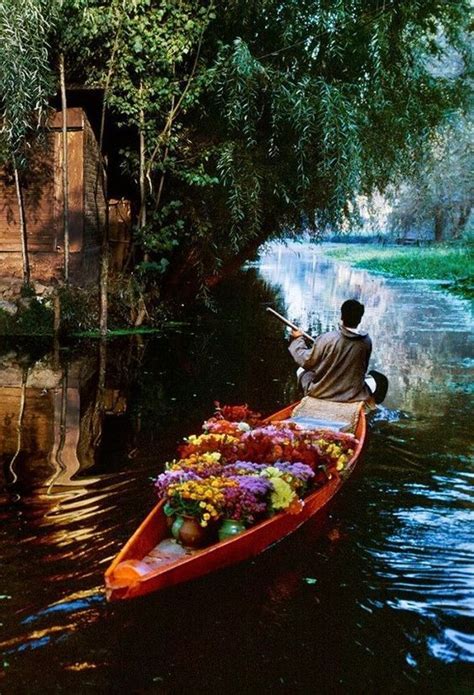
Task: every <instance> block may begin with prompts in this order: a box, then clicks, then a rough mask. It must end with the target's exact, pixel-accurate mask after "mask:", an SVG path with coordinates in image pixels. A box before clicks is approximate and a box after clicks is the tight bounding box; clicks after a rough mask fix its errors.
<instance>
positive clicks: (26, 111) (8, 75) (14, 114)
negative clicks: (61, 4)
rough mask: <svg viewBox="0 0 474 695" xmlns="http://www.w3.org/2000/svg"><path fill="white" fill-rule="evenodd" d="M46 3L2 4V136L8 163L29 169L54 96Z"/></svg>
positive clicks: (7, 1) (31, 0) (10, 0)
mask: <svg viewBox="0 0 474 695" xmlns="http://www.w3.org/2000/svg"><path fill="white" fill-rule="evenodd" d="M48 7H49V4H48V3H47V2H46V1H45V0H24V1H23V0H22V2H21V3H18V2H16V1H15V0H2V2H1V3H0V119H1V128H0V136H1V139H2V140H3V143H4V148H3V149H4V152H5V153H6V156H7V158H9V159H10V158H14V159H15V163H16V166H17V167H19V168H21V167H24V166H26V163H27V155H28V145H29V143H28V140H27V139H28V138H29V137H30V136H32V135H33V134H34V133H35V132H36V133H37V132H38V131H39V129H40V127H41V126H42V125H43V123H44V120H45V117H46V111H47V106H48V98H49V96H50V94H51V93H52V92H53V77H52V71H51V68H50V65H49V55H48V49H49V46H48V42H47V36H48V32H49V31H50V29H51V23H52V19H51V16H50V12H49V9H48Z"/></svg>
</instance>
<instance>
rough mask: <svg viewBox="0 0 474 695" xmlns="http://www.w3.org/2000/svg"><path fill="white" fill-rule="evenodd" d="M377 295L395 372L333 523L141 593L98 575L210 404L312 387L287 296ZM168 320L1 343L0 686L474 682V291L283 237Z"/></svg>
mask: <svg viewBox="0 0 474 695" xmlns="http://www.w3.org/2000/svg"><path fill="white" fill-rule="evenodd" d="M348 297H355V298H358V299H360V300H361V301H362V302H363V303H364V304H365V306H366V314H365V317H364V327H365V328H366V329H367V330H368V331H369V332H370V334H371V337H372V339H373V343H374V353H373V358H372V363H371V366H372V367H374V368H378V369H380V370H381V371H384V372H385V373H386V374H387V376H388V377H389V380H390V392H389V395H388V397H387V400H386V402H385V403H384V407H383V408H381V409H380V410H379V411H378V412H377V413H376V415H375V416H374V418H373V420H372V422H371V431H370V440H369V446H368V449H367V453H366V455H365V460H364V464H363V466H361V470H360V473H358V474H357V476H356V477H355V478H353V479H351V481H350V482H349V483H348V484H347V486H346V487H345V489H344V490H343V491H342V493H341V495H340V497H339V499H338V500H337V502H336V505H335V506H334V508H333V509H332V513H331V515H330V517H329V518H328V520H327V524H326V528H325V530H324V533H323V534H322V535H321V534H316V533H315V531H314V530H313V529H312V528H311V525H309V526H307V527H305V528H303V529H302V530H301V531H299V532H298V533H296V534H295V535H294V536H292V537H291V538H289V539H286V540H285V541H283V542H281V543H280V544H278V545H276V546H274V547H273V548H271V549H270V550H269V551H267V552H266V553H264V554H263V555H261V556H259V557H258V558H257V559H256V560H255V561H252V562H248V563H245V564H243V565H241V566H239V567H236V568H232V569H230V570H226V571H224V572H221V573H219V574H216V575H213V576H210V577H207V578H203V579H202V580H199V581H198V582H195V583H193V584H189V585H186V586H183V587H177V588H176V589H173V590H169V591H167V592H165V593H163V594H158V595H156V596H155V597H150V598H148V599H146V600H143V601H138V602H132V603H128V604H125V605H118V606H117V605H113V606H108V605H107V604H106V602H105V598H104V593H103V588H102V575H103V572H104V570H105V568H106V567H107V565H108V563H109V562H110V560H111V558H112V557H113V555H114V554H115V553H116V552H117V551H118V550H119V548H120V547H121V545H122V544H123V543H124V541H125V540H126V539H127V538H128V537H129V536H130V534H131V533H132V531H133V530H134V528H135V527H136V526H137V524H138V523H139V521H141V519H142V518H143V517H144V516H145V515H146V514H147V513H148V511H149V509H150V508H151V506H152V505H153V503H154V498H153V488H152V482H151V481H152V478H153V477H154V476H155V475H156V474H157V473H158V472H160V471H161V470H162V467H163V463H164V461H166V460H167V459H169V458H171V457H172V456H173V454H174V452H175V449H176V445H177V443H178V442H179V441H180V440H181V438H182V437H183V436H185V435H186V434H189V433H191V432H193V431H197V430H198V428H199V425H200V422H201V421H202V420H203V419H204V418H205V417H206V416H208V415H209V414H210V413H212V410H213V403H214V401H216V400H218V401H220V402H222V403H243V402H246V403H248V404H250V405H252V406H253V407H255V408H256V409H259V410H261V411H262V412H265V413H270V412H272V411H273V410H276V409H277V408H278V407H279V406H282V405H284V404H286V403H288V402H290V401H291V400H292V399H295V398H296V396H297V391H296V387H295V380H294V365H293V364H292V361H291V358H290V356H289V354H288V351H287V341H286V338H285V335H284V331H283V330H282V328H281V326H280V325H279V324H278V323H277V322H275V321H274V320H273V319H272V318H271V317H270V316H269V315H268V314H267V313H266V312H265V307H266V306H268V305H271V306H274V307H276V308H277V309H279V310H280V311H284V312H286V313H287V315H288V316H289V317H290V318H292V319H294V320H295V321H297V322H299V323H301V324H302V326H304V327H305V328H307V329H308V330H309V331H310V332H313V334H317V333H318V332H320V331H324V330H327V329H332V328H333V327H334V326H335V325H336V324H337V320H338V309H339V306H340V304H341V302H342V301H343V300H344V299H346V298H348ZM214 309H215V311H214V312H213V313H209V315H208V316H206V317H204V318H201V319H196V317H192V318H190V320H189V322H187V324H185V325H183V326H182V327H181V329H179V330H175V329H174V330H173V331H170V332H169V333H167V334H165V335H163V336H160V337H154V338H151V337H133V338H126V339H123V338H121V339H116V340H111V341H109V342H108V344H107V347H106V349H104V348H102V349H99V346H98V345H97V343H94V342H93V341H90V342H87V341H81V342H76V343H73V344H69V345H62V346H58V345H56V346H53V345H50V344H49V343H48V342H45V343H44V344H38V342H37V341H36V342H33V343H32V342H30V343H25V342H23V343H21V344H20V343H18V342H11V341H5V343H4V344H3V345H1V346H0V460H1V462H2V468H1V471H2V472H1V477H0V563H1V568H0V579H1V583H0V653H1V658H0V692H1V693H7V694H9V693H28V694H30V693H50V692H51V693H56V692H58V693H60V692H69V693H81V695H82V693H89V692H90V693H122V692H132V693H166V694H174V693H185V692H186V693H204V692H206V693H219V694H220V693H234V692H235V693H237V692H238V693H254V692H255V693H257V692H258V693H267V692H268V693H270V692H272V693H275V692H279V693H316V692H318V693H331V694H332V693H350V694H352V693H374V694H375V693H377V694H378V693H380V692H385V693H405V692H407V693H410V692H430V693H434V692H436V693H438V692H439V693H456V694H458V693H461V694H464V693H466V694H467V693H471V692H472V691H473V689H474V675H473V668H474V541H473V537H474V535H473V531H472V529H473V526H474V524H473V521H474V511H473V498H474V495H473V477H474V466H473V459H472V446H471V438H472V435H471V430H472V375H473V369H472V367H473V364H474V360H473V352H472V303H470V302H468V301H467V300H463V299H459V298H456V297H453V296H450V295H448V294H447V293H445V292H443V291H440V290H439V289H438V288H436V286H434V285H430V284H429V283H426V282H411V281H400V280H396V279H388V278H385V277H382V276H379V275H370V274H368V273H366V272H365V271H360V270H355V269H352V268H350V266H349V265H346V264H343V263H334V262H332V261H330V260H328V259H327V258H324V256H323V255H322V253H321V248H320V247H318V246H312V245H290V246H287V247H286V246H283V245H275V246H271V247H269V248H268V250H267V251H266V252H265V253H263V254H262V257H261V261H260V263H259V264H256V265H254V266H252V267H251V268H247V269H245V270H243V271H242V272H241V273H240V274H239V275H238V276H237V277H235V278H234V279H233V280H232V282H230V283H228V284H227V285H226V286H225V287H222V288H220V290H219V293H218V296H217V297H216V300H215V307H214Z"/></svg>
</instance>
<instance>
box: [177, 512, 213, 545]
mask: <svg viewBox="0 0 474 695" xmlns="http://www.w3.org/2000/svg"><path fill="white" fill-rule="evenodd" d="M182 519H183V523H182V524H181V527H180V529H179V533H178V538H179V541H180V543H182V544H183V545H184V546H186V547H187V548H202V547H204V546H205V545H208V544H209V531H208V529H207V528H206V527H203V526H201V524H200V523H199V521H198V519H196V518H195V517H194V516H184V517H182Z"/></svg>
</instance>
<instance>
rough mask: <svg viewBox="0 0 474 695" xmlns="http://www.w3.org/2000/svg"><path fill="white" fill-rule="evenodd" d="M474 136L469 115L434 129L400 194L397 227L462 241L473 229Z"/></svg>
mask: <svg viewBox="0 0 474 695" xmlns="http://www.w3.org/2000/svg"><path fill="white" fill-rule="evenodd" d="M473 134H474V133H473V128H472V124H471V122H470V121H469V119H467V118H463V117H460V116H459V115H458V116H455V117H452V118H451V119H450V120H449V121H448V122H447V123H446V124H445V125H443V126H442V127H440V128H438V129H437V130H436V131H435V132H434V133H433V136H432V139H431V143H432V145H431V148H430V149H429V150H428V151H427V152H426V153H425V154H424V156H423V157H422V159H421V161H420V163H419V165H418V167H417V170H416V174H415V175H414V176H413V177H411V178H410V179H409V180H408V181H407V182H406V183H405V184H404V185H403V187H402V188H401V189H400V190H398V191H397V193H396V194H395V196H394V200H393V211H392V213H391V215H390V217H389V221H388V222H389V226H390V227H391V228H393V229H395V230H399V231H400V232H401V233H402V234H411V235H412V236H413V237H415V238H427V239H433V240H434V241H443V240H449V239H460V238H461V237H462V236H463V234H464V233H465V232H467V231H469V230H468V228H467V225H468V222H469V220H470V218H471V212H472V206H473V202H474V190H473V183H472V170H473V164H474V158H473V155H472V141H473ZM471 231H472V230H471Z"/></svg>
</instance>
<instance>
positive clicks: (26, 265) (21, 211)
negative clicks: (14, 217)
mask: <svg viewBox="0 0 474 695" xmlns="http://www.w3.org/2000/svg"><path fill="white" fill-rule="evenodd" d="M13 171H14V175H15V190H16V199H17V203H18V219H19V222H20V239H21V258H22V262H23V284H24V285H29V284H30V260H29V257H28V239H27V236H26V219H25V204H24V200H23V190H22V187H21V181H20V174H19V172H18V169H17V166H16V162H15V161H14V163H13Z"/></svg>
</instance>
